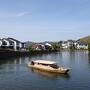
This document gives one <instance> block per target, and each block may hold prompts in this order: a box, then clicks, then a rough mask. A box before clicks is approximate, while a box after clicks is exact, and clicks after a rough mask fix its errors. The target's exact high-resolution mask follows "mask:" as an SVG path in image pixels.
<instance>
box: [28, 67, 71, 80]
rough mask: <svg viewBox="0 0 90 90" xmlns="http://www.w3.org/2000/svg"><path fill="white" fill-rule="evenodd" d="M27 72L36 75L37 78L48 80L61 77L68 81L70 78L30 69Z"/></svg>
mask: <svg viewBox="0 0 90 90" xmlns="http://www.w3.org/2000/svg"><path fill="white" fill-rule="evenodd" d="M29 70H30V71H31V72H32V73H35V74H37V75H39V76H42V77H46V78H48V79H57V78H59V77H62V78H64V79H69V78H70V76H69V74H56V73H50V72H45V71H41V70H37V69H32V68H30V69H29Z"/></svg>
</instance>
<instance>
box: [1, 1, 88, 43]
mask: <svg viewBox="0 0 90 90" xmlns="http://www.w3.org/2000/svg"><path fill="white" fill-rule="evenodd" d="M88 35H90V0H0V38H7V37H12V38H16V39H18V40H20V41H35V42H40V41H60V40H68V39H74V40H77V39H79V38H81V37H85V36H88Z"/></svg>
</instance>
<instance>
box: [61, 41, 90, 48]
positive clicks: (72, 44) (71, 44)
mask: <svg viewBox="0 0 90 90" xmlns="http://www.w3.org/2000/svg"><path fill="white" fill-rule="evenodd" d="M61 48H62V49H70V48H73V49H88V44H86V43H81V42H78V41H74V40H67V41H62V43H61Z"/></svg>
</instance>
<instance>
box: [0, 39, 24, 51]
mask: <svg viewBox="0 0 90 90" xmlns="http://www.w3.org/2000/svg"><path fill="white" fill-rule="evenodd" d="M0 48H2V49H10V50H14V51H17V50H21V49H23V48H24V49H25V43H22V42H20V41H18V40H16V39H14V38H2V39H0Z"/></svg>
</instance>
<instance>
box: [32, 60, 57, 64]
mask: <svg viewBox="0 0 90 90" xmlns="http://www.w3.org/2000/svg"><path fill="white" fill-rule="evenodd" d="M32 61H33V62H34V63H40V64H56V62H54V61H46V60H36V61H34V60H32Z"/></svg>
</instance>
